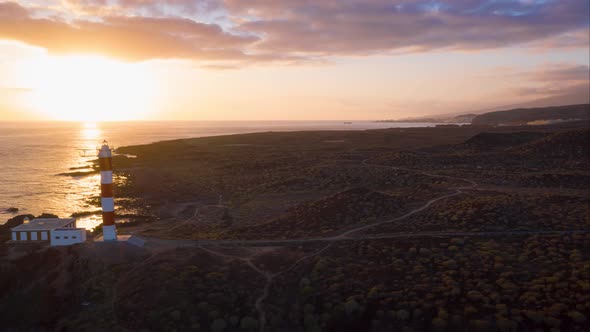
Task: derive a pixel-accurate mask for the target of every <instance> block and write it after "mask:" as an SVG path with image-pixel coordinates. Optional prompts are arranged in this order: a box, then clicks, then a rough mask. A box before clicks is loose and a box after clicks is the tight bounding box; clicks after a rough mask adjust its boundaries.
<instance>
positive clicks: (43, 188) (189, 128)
mask: <svg viewBox="0 0 590 332" xmlns="http://www.w3.org/2000/svg"><path fill="white" fill-rule="evenodd" d="M434 125H435V124H434V123H392V122H388V123H385V122H370V121H353V122H352V123H345V122H344V121H315V122H308V121H273V122H271V121H267V122H247V121H242V122H233V121H232V122H117V123H78V122H0V224H3V223H5V222H6V221H7V220H8V219H10V218H12V217H14V216H16V215H19V214H29V213H30V214H33V215H39V214H41V213H43V212H46V213H53V214H56V215H58V216H60V217H69V216H71V215H72V213H75V212H82V211H93V210H96V207H93V206H89V205H88V204H87V203H86V201H87V198H90V197H93V196H97V195H98V194H99V189H100V184H99V183H100V178H99V175H91V176H79V177H72V176H64V175H60V174H61V173H68V172H74V171H84V168H88V167H89V166H90V165H91V162H92V160H94V159H96V149H97V148H98V147H99V146H100V144H101V142H102V141H103V139H106V140H107V141H108V142H109V144H110V145H111V147H120V146H127V145H137V144H147V143H153V142H157V141H163V140H171V139H178V138H189V137H205V136H216V135H226V134H239V133H253V132H265V131H297V130H365V129H379V128H400V127H427V126H434ZM115 202H116V197H115ZM11 207H13V208H18V209H19V210H18V212H15V213H11V212H8V211H7V209H8V208H11ZM98 224H100V216H98V215H96V216H89V217H81V218H78V227H85V228H88V229H92V228H94V227H96V226H97V225H98Z"/></svg>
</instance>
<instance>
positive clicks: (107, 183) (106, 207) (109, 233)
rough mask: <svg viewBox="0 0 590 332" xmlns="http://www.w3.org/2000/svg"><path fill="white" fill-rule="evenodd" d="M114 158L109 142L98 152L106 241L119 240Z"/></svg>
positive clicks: (103, 228)
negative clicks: (114, 194)
mask: <svg viewBox="0 0 590 332" xmlns="http://www.w3.org/2000/svg"><path fill="white" fill-rule="evenodd" d="M112 160H113V156H112V153H111V148H109V145H108V144H107V141H104V142H103V143H102V147H101V148H100V150H99V152H98V161H99V164H100V203H101V206H102V234H103V239H104V241H116V240H117V228H116V227H115V201H114V199H113V162H112Z"/></svg>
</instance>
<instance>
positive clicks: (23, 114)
mask: <svg viewBox="0 0 590 332" xmlns="http://www.w3.org/2000/svg"><path fill="white" fill-rule="evenodd" d="M589 3H590V2H589V1H587V0H563V1H558V0H457V1H421V0H398V1H387V0H342V1H335V0H321V1H319V0H314V1H311V0H286V1H278V0H225V1H223V0H205V1H194V0H193V1H188V0H166V1H155V0H62V1H59V0H55V1H52V0H47V1H34V0H32V1H17V2H12V1H8V2H2V0H0V120H79V121H108V120H160V119H164V120H325V119H338V120H344V119H350V120H357V119H368V120H373V119H391V118H405V117H415V116H424V115H431V114H446V113H465V112H471V111H481V110H486V109H493V108H497V107H502V106H510V105H519V104H522V103H526V102H530V101H535V100H541V101H538V102H537V103H540V104H563V103H579V102H584V101H586V102H587V100H588V94H589V92H588V89H589V75H590V71H589V65H590V63H589V62H590V60H589V58H590V54H589V47H590V40H589V26H590V17H589V15H590V14H589V13H590V5H589Z"/></svg>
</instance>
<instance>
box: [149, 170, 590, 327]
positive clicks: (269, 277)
mask: <svg viewBox="0 0 590 332" xmlns="http://www.w3.org/2000/svg"><path fill="white" fill-rule="evenodd" d="M368 161H369V159H365V160H363V161H362V165H363V166H366V167H380V168H388V169H394V170H400V171H407V172H413V173H416V174H421V175H424V176H427V177H436V178H444V179H449V180H454V181H460V182H465V183H467V185H465V186H459V187H451V188H449V190H452V192H451V193H447V194H444V195H441V196H438V197H435V198H433V199H431V200H429V201H428V202H426V203H425V204H424V205H422V206H420V207H418V208H416V209H414V210H412V211H410V212H408V213H406V214H404V215H402V216H399V217H396V218H392V219H387V220H383V221H380V222H377V223H373V224H370V225H363V226H358V227H355V228H353V229H350V230H346V231H343V232H341V233H340V234H337V235H334V236H327V237H314V238H299V239H287V240H163V239H156V238H147V239H148V243H151V245H155V246H156V247H162V246H163V247H166V246H175V247H178V246H197V247H198V248H200V249H202V250H204V251H206V252H208V253H210V254H213V255H216V256H219V257H224V258H228V259H234V260H240V261H242V262H245V263H246V264H247V265H248V266H249V267H250V268H251V269H252V270H254V271H255V272H257V273H258V274H260V275H261V276H262V277H263V278H264V279H265V280H266V283H265V285H264V287H263V288H262V294H261V295H260V296H259V297H258V298H257V299H256V302H255V307H256V311H257V312H258V321H259V331H260V332H264V330H265V327H266V310H265V308H264V301H265V300H266V298H267V297H268V295H269V292H270V287H271V286H272V283H273V281H274V279H275V278H276V277H277V276H279V275H281V274H284V273H288V272H289V271H291V270H293V269H294V268H295V267H296V266H297V265H299V264H300V263H301V262H303V261H305V260H307V259H310V258H312V257H315V256H317V255H319V254H321V253H323V252H325V251H326V250H328V249H329V248H330V247H331V246H332V245H333V244H334V243H336V242H337V241H350V240H372V239H393V238H410V237H425V236H428V237H439V236H440V237H447V236H499V235H503V236H506V235H535V234H548V235H549V234H572V233H588V232H590V230H578V231H504V232H460V231H454V232H402V233H390V234H373V235H359V236H353V235H354V234H355V233H358V232H361V231H364V230H367V229H370V228H372V227H375V226H379V225H383V224H387V223H392V222H396V221H400V220H403V219H407V218H409V217H410V216H413V215H415V214H417V213H420V212H422V211H424V210H426V209H428V208H430V207H431V206H432V205H433V204H435V203H436V202H439V201H441V200H444V199H447V198H450V197H454V196H458V195H461V194H464V193H465V192H464V190H468V189H471V190H473V189H476V187H477V186H478V184H477V182H475V181H473V180H470V179H466V178H461V177H454V176H448V175H441V174H434V173H430V172H424V171H420V170H412V169H408V168H403V167H395V166H388V165H377V164H370V163H369V162H368ZM197 214H198V209H196V211H195V215H194V217H196V215H197ZM319 242H325V243H327V244H326V245H325V246H323V247H322V248H321V249H319V250H317V251H314V252H312V253H310V254H307V255H305V256H303V257H301V258H299V259H298V260H296V261H295V262H294V263H293V264H291V265H289V266H288V267H286V268H285V269H283V270H281V271H279V272H276V273H274V274H273V273H270V272H268V271H264V270H262V269H260V268H259V267H257V266H256V265H255V264H254V263H253V262H252V257H249V258H244V257H239V256H234V255H228V254H225V253H221V252H218V251H215V250H213V249H211V248H206V247H205V246H213V245H232V246H264V245H269V246H273V245H282V246H286V245H303V244H310V243H319Z"/></svg>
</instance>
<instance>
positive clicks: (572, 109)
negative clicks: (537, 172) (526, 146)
mask: <svg viewBox="0 0 590 332" xmlns="http://www.w3.org/2000/svg"><path fill="white" fill-rule="evenodd" d="M589 119H590V104H579V105H565V106H552V107H542V108H517V109H511V110H506V111H496V112H489V113H484V114H480V115H477V116H476V117H474V118H473V120H472V122H471V123H472V124H474V125H491V126H497V125H526V124H530V123H531V122H535V121H558V120H564V121H567V120H589Z"/></svg>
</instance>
